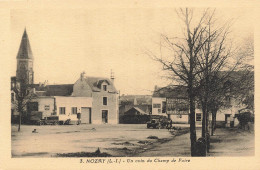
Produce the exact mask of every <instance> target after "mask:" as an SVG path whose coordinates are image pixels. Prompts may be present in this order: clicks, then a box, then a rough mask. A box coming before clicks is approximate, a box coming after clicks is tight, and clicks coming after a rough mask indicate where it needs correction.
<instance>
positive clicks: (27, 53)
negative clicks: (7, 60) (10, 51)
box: [16, 29, 33, 59]
mask: <svg viewBox="0 0 260 170" xmlns="http://www.w3.org/2000/svg"><path fill="white" fill-rule="evenodd" d="M16 58H19V59H33V54H32V50H31V46H30V42H29V38H28V35H27V32H26V29H25V30H24V33H23V37H22V40H21V44H20V48H19V51H18V54H17V57H16Z"/></svg>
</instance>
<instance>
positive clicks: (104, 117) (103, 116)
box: [102, 110, 108, 123]
mask: <svg viewBox="0 0 260 170" xmlns="http://www.w3.org/2000/svg"><path fill="white" fill-rule="evenodd" d="M107 116H108V111H107V110H102V123H107Z"/></svg>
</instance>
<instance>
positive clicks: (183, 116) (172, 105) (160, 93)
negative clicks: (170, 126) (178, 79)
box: [152, 85, 202, 123]
mask: <svg viewBox="0 0 260 170" xmlns="http://www.w3.org/2000/svg"><path fill="white" fill-rule="evenodd" d="M187 96H188V95H187V88H186V87H185V86H174V85H169V86H166V87H162V88H159V87H157V86H155V90H154V93H153V96H152V115H161V116H167V117H168V118H169V119H171V120H172V121H173V123H189V103H188V97H187ZM195 120H196V122H197V123H201V121H202V113H201V110H200V109H196V118H195Z"/></svg>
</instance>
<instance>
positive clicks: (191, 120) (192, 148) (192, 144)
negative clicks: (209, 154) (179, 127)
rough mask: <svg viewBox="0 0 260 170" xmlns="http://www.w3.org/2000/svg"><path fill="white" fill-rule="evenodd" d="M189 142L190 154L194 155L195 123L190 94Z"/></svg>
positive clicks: (193, 101) (193, 99) (192, 98)
mask: <svg viewBox="0 0 260 170" xmlns="http://www.w3.org/2000/svg"><path fill="white" fill-rule="evenodd" d="M189 100H190V142H191V156H196V140H197V137H196V124H195V97H194V96H193V95H192V94H191V95H190V99H189Z"/></svg>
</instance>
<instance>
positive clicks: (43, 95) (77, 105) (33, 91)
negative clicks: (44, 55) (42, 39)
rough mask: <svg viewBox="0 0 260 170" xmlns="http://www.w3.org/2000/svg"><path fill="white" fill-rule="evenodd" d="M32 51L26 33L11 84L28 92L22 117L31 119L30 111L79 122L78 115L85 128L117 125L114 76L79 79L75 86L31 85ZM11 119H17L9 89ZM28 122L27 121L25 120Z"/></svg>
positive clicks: (14, 99)
mask: <svg viewBox="0 0 260 170" xmlns="http://www.w3.org/2000/svg"><path fill="white" fill-rule="evenodd" d="M33 60H34V57H33V55H32V50H31V47H30V43H29V38H28V35H27V32H26V30H25V31H24V34H23V37H22V40H21V45H20V48H19V51H18V54H17V71H16V77H12V78H11V83H12V84H13V83H15V84H17V82H19V83H20V85H21V86H23V87H26V89H28V90H29V91H30V97H27V99H26V101H27V107H26V108H25V109H24V110H25V113H23V116H26V117H27V118H28V117H30V113H31V112H32V111H38V112H42V118H44V117H50V116H58V118H59V121H62V122H64V121H66V120H70V121H71V122H76V121H77V120H78V118H77V113H81V122H82V123H83V124H84V123H86V124H90V123H93V124H101V123H108V124H117V123H118V119H119V101H118V92H117V90H116V88H115V86H114V83H113V81H114V76H112V77H111V79H108V78H102V77H85V75H84V74H85V73H81V75H80V78H79V79H78V80H77V81H76V82H75V83H74V84H58V85H48V82H47V81H45V82H44V83H39V84H34V71H33ZM11 87H12V88H11V100H12V101H11V103H12V105H11V107H12V108H11V111H12V118H13V119H15V117H17V116H18V114H19V113H18V111H17V100H16V96H15V95H16V93H15V90H14V87H13V86H11ZM28 119H29V118H28Z"/></svg>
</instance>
